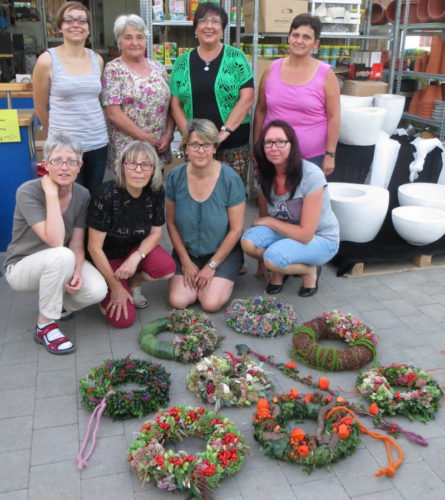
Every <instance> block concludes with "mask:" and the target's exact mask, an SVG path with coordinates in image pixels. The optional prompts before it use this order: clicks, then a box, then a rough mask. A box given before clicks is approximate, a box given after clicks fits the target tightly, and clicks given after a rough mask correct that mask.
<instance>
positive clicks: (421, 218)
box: [391, 205, 445, 245]
mask: <svg viewBox="0 0 445 500" xmlns="http://www.w3.org/2000/svg"><path fill="white" fill-rule="evenodd" d="M391 216H392V223H393V225H394V228H395V230H396V231H397V233H398V234H399V236H400V237H402V238H403V239H404V240H406V241H407V242H408V243H411V245H428V244H430V243H433V242H435V241H437V240H438V239H440V238H442V236H443V235H444V234H445V211H444V210H440V209H439V208H432V207H420V206H409V205H407V206H403V207H397V208H394V209H393V211H392V213H391Z"/></svg>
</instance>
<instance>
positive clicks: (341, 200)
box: [328, 182, 389, 243]
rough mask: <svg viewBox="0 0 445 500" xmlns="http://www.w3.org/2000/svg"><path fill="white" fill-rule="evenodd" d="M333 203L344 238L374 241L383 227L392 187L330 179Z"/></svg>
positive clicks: (341, 238) (355, 240)
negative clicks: (388, 188)
mask: <svg viewBox="0 0 445 500" xmlns="http://www.w3.org/2000/svg"><path fill="white" fill-rule="evenodd" d="M328 186H329V196H330V198H331V206H332V210H333V211H334V213H335V215H336V217H337V219H338V223H339V225H340V240H341V241H353V242H354V243H367V242H368V241H372V240H373V239H374V238H375V237H376V236H377V233H378V232H379V231H380V228H381V227H382V224H383V221H384V220H385V215H386V212H387V211H388V205H389V191H388V190H387V189H384V188H381V187H378V186H369V185H366V184H352V183H348V182H329V184H328Z"/></svg>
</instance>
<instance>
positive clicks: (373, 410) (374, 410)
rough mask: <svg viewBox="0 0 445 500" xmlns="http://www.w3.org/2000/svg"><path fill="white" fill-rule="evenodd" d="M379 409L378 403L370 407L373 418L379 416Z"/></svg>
mask: <svg viewBox="0 0 445 500" xmlns="http://www.w3.org/2000/svg"><path fill="white" fill-rule="evenodd" d="M379 411H380V410H379V407H378V406H377V403H372V404H371V405H370V406H369V413H370V414H371V415H372V416H375V415H378V414H379Z"/></svg>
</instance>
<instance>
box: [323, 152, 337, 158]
mask: <svg viewBox="0 0 445 500" xmlns="http://www.w3.org/2000/svg"><path fill="white" fill-rule="evenodd" d="M325 155H329V156H332V158H335V153H333V152H332V151H326V153H325Z"/></svg>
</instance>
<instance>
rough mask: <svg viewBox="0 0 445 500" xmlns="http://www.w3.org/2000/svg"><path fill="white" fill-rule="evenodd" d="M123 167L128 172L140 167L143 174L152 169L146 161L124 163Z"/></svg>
mask: <svg viewBox="0 0 445 500" xmlns="http://www.w3.org/2000/svg"><path fill="white" fill-rule="evenodd" d="M124 165H125V166H126V167H127V168H128V170H136V169H137V168H138V167H141V169H142V170H144V171H145V172H146V171H147V170H150V169H151V168H153V165H152V164H151V163H149V162H148V161H140V162H139V161H126V162H124Z"/></svg>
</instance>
